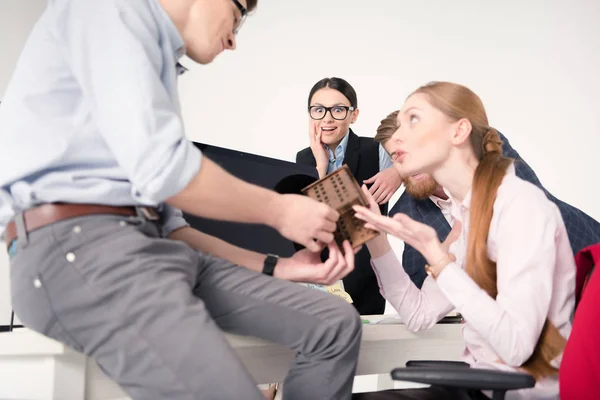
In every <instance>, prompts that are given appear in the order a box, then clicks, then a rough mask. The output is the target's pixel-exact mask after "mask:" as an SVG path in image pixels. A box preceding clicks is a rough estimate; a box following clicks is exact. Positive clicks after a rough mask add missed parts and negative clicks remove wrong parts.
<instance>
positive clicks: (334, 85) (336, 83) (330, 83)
mask: <svg viewBox="0 0 600 400" xmlns="http://www.w3.org/2000/svg"><path fill="white" fill-rule="evenodd" d="M325 87H328V88H330V89H335V90H337V91H338V92H340V93H341V94H343V95H344V96H346V98H347V99H348V100H349V101H350V105H351V106H352V107H354V108H358V99H357V98H356V91H355V90H354V88H353V87H352V85H350V84H349V83H348V82H346V81H345V80H344V79H342V78H335V77H334V78H323V79H321V80H320V81H319V82H317V83H315V85H314V86H313V87H312V89H311V90H310V94H309V95H308V107H310V101H311V100H312V98H313V96H314V95H315V93H317V91H319V90H321V89H323V88H325Z"/></svg>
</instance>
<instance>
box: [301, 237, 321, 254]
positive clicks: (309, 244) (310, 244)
mask: <svg viewBox="0 0 600 400" xmlns="http://www.w3.org/2000/svg"><path fill="white" fill-rule="evenodd" d="M301 244H302V245H303V246H304V247H306V248H307V249H308V250H309V251H312V252H313V253H316V252H318V251H321V249H322V247H321V246H322V245H320V244H319V243H317V242H315V241H314V240H313V239H309V240H308V241H306V242H305V243H301Z"/></svg>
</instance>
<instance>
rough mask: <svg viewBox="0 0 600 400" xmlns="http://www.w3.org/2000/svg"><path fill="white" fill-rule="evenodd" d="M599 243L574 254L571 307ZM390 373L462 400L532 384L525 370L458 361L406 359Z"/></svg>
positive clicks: (499, 399) (497, 398)
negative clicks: (471, 393)
mask: <svg viewBox="0 0 600 400" xmlns="http://www.w3.org/2000/svg"><path fill="white" fill-rule="evenodd" d="M599 246H600V244H597V245H594V246H590V247H587V248H585V249H582V250H581V251H580V252H578V253H577V255H576V256H575V261H576V265H577V276H576V291H575V299H576V303H575V304H576V306H575V307H577V305H578V304H579V302H580V300H581V298H582V296H583V292H584V290H585V288H586V287H587V283H588V282H589V280H590V277H591V275H592V273H593V271H594V264H595V263H594V261H590V258H591V254H592V252H593V251H594V250H595V251H596V252H598V247H599ZM593 249H594V250H593ZM596 261H598V260H596ZM567 351H568V344H567V348H566V350H565V354H564V355H563V359H564V358H565V356H568V355H567ZM391 375H392V379H393V380H397V381H408V382H416V383H423V384H429V385H435V386H444V387H447V388H452V389H454V390H456V391H457V393H458V394H459V396H461V397H463V398H464V399H466V400H467V399H470V397H469V396H468V394H467V392H468V391H469V390H481V391H491V392H492V393H493V394H492V396H493V397H492V400H504V398H505V396H506V392H507V391H509V390H518V389H528V388H532V387H534V386H535V379H534V378H533V377H532V376H531V375H529V374H526V373H520V372H504V371H496V370H489V369H479V368H470V366H469V364H467V363H464V362H460V361H458V362H457V361H429V360H420V361H409V362H407V363H406V367H405V368H396V369H394V370H392V372H391Z"/></svg>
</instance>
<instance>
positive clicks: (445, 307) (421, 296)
mask: <svg viewBox="0 0 600 400" xmlns="http://www.w3.org/2000/svg"><path fill="white" fill-rule="evenodd" d="M371 264H372V266H373V270H374V271H375V275H376V276H377V282H378V283H379V290H380V292H381V295H382V296H383V297H384V298H385V299H386V300H387V301H388V302H389V303H390V304H391V305H392V307H394V309H395V310H396V311H397V312H398V315H399V316H400V319H401V320H402V322H403V323H404V324H405V325H406V327H407V328H408V329H409V330H411V331H413V332H414V331H419V330H422V329H428V328H431V327H432V326H434V325H435V324H436V323H437V322H438V321H439V320H441V319H442V318H443V317H444V316H446V315H447V314H448V313H449V312H450V311H452V309H453V306H452V304H451V303H450V302H449V301H448V299H447V298H446V297H445V296H444V294H443V293H442V291H441V290H440V289H439V288H438V286H437V284H436V282H435V280H433V279H432V278H431V277H429V276H428V277H427V278H426V279H425V282H423V286H422V287H421V289H420V290H419V288H418V287H416V286H415V285H414V283H413V282H412V281H411V280H410V277H409V276H408V274H407V273H406V272H405V271H404V268H402V265H401V264H400V261H399V260H398V257H396V254H395V253H394V251H393V250H390V251H389V252H388V253H387V254H385V255H383V256H381V257H378V258H374V259H372V260H371Z"/></svg>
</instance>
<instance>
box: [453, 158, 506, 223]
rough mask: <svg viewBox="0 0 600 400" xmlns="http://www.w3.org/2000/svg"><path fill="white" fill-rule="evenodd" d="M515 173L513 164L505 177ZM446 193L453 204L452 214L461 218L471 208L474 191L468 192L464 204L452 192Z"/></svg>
mask: <svg viewBox="0 0 600 400" xmlns="http://www.w3.org/2000/svg"><path fill="white" fill-rule="evenodd" d="M515 173H516V172H515V165H514V163H512V164H510V165H509V166H508V168H507V169H506V174H505V175H504V176H507V175H515ZM444 192H445V193H446V195H448V199H449V200H450V202H451V214H452V216H454V217H455V218H456V217H460V216H461V215H462V214H463V213H465V212H466V211H468V210H469V209H470V208H471V195H472V192H473V189H471V190H469V191H468V192H467V195H466V196H465V198H464V200H463V201H462V202H459V201H457V200H456V199H455V198H453V197H452V195H451V194H450V192H448V191H447V190H446V188H444Z"/></svg>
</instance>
